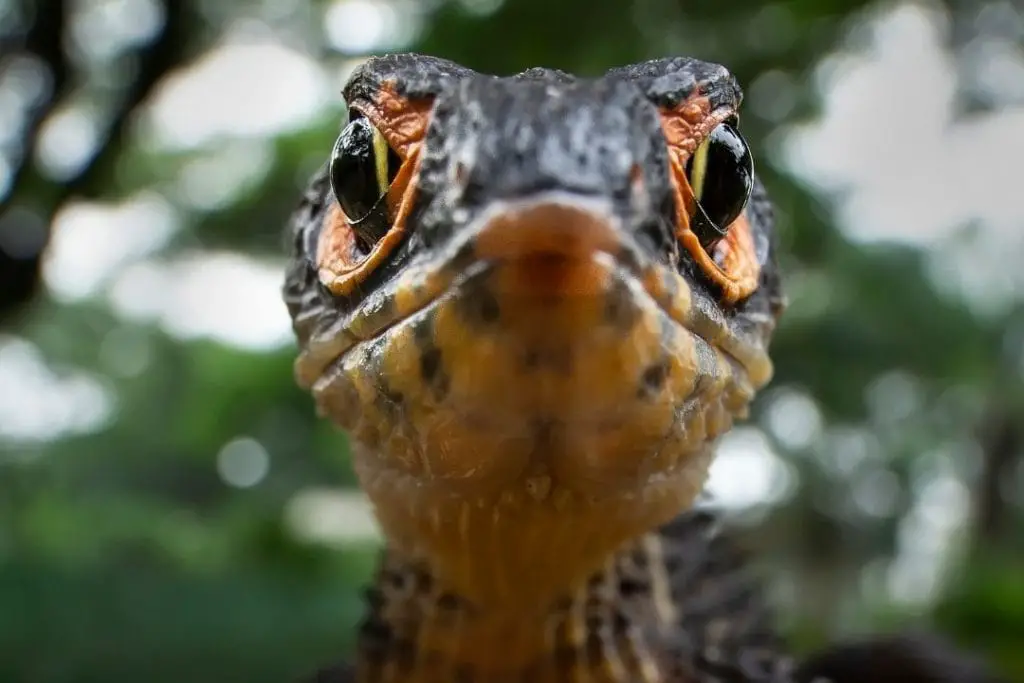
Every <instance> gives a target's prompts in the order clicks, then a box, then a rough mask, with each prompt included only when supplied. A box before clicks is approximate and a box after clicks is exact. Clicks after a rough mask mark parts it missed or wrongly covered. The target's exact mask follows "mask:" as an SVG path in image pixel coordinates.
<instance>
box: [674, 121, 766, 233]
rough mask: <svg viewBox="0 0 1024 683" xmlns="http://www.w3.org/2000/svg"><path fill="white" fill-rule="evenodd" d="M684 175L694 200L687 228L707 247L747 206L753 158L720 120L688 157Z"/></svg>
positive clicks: (733, 130) (732, 131) (737, 137)
mask: <svg viewBox="0 0 1024 683" xmlns="http://www.w3.org/2000/svg"><path fill="white" fill-rule="evenodd" d="M686 176H687V179H688V180H689V181H690V187H692V188H693V193H694V197H695V198H696V200H697V209H696V211H695V212H694V216H693V217H692V219H691V221H690V229H691V230H692V231H693V232H694V234H696V235H697V239H699V240H700V243H701V244H702V245H703V246H704V247H705V248H710V247H711V246H713V245H714V243H715V242H717V241H718V240H720V239H721V238H723V237H725V235H726V233H727V232H728V230H729V226H730V225H731V224H732V222H733V221H735V220H736V219H737V218H738V217H739V215H740V214H741V213H742V212H743V207H745V206H746V205H747V200H748V199H749V198H750V190H751V188H752V187H753V185H754V159H753V157H751V155H750V148H749V147H747V143H746V141H744V140H743V136H742V135H740V133H739V131H738V130H736V128H735V127H734V126H733V125H732V124H730V123H721V124H719V125H718V127H717V128H715V129H714V130H713V131H711V134H710V135H708V137H707V138H705V140H704V141H703V142H702V143H701V144H700V147H698V148H697V150H696V151H695V152H694V153H693V156H691V157H690V160H689V161H688V162H687V165H686Z"/></svg>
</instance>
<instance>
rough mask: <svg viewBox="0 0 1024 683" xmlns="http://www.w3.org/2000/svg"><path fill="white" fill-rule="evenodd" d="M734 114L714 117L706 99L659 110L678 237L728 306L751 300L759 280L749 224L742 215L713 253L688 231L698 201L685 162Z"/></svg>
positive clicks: (698, 97) (721, 112)
mask: <svg viewBox="0 0 1024 683" xmlns="http://www.w3.org/2000/svg"><path fill="white" fill-rule="evenodd" d="M733 113H734V112H732V111H730V110H728V109H722V110H718V111H714V112H712V111H711V103H710V101H709V100H708V98H707V97H703V96H701V95H699V94H697V95H694V96H693V97H691V98H690V99H688V100H685V101H683V102H681V103H680V104H679V105H678V106H676V107H675V108H673V109H663V110H662V111H661V128H662V131H663V132H664V134H665V140H666V142H667V143H668V148H669V164H670V166H671V168H672V185H673V187H674V188H675V192H676V226H677V237H678V239H679V242H680V244H682V245H683V247H684V248H685V249H686V251H687V252H689V254H690V256H691V257H693V260H694V261H696V262H697V265H698V266H700V268H701V270H703V271H704V272H705V273H706V274H707V276H708V277H710V278H711V280H712V281H714V282H715V284H717V285H718V286H719V287H721V289H722V298H723V299H724V301H725V302H726V303H728V304H735V303H736V302H738V301H741V300H742V299H745V298H746V297H748V296H750V295H751V294H752V293H753V292H754V290H755V289H757V284H758V281H759V280H760V277H761V266H760V264H759V263H758V260H757V253H756V251H755V249H754V239H753V236H752V235H751V233H750V229H751V226H750V221H749V220H748V219H747V217H746V215H745V214H741V215H740V217H739V218H737V219H736V220H735V221H733V223H732V225H730V226H729V231H728V234H727V235H726V237H725V238H723V239H722V240H720V241H719V242H718V243H717V244H716V245H715V247H714V249H713V253H711V254H709V253H708V252H707V251H706V250H705V249H704V247H703V246H701V244H700V240H698V239H697V235H695V234H694V233H693V231H692V230H690V216H692V215H693V212H694V209H695V202H696V200H695V199H694V196H693V188H691V187H690V183H689V181H688V180H687V179H686V162H687V160H688V159H689V158H690V155H691V154H693V152H694V150H696V149H697V145H698V144H699V143H700V141H701V140H703V139H704V136H706V135H708V134H709V133H710V132H711V131H712V130H713V129H714V128H715V126H717V125H718V124H720V123H721V122H722V121H724V120H725V119H727V118H728V117H729V116H731V115H732V114H733Z"/></svg>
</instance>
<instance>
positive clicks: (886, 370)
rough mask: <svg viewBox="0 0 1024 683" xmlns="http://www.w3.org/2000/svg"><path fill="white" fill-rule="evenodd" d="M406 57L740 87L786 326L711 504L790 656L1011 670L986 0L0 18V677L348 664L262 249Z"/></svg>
mask: <svg viewBox="0 0 1024 683" xmlns="http://www.w3.org/2000/svg"><path fill="white" fill-rule="evenodd" d="M406 49H414V50H418V51H425V52H429V53H434V54H438V55H441V56H445V57H449V58H452V59H455V60H458V61H461V62H463V63H465V64H467V65H469V66H472V67H475V68H478V69H482V70H489V71H493V72H497V73H511V72H514V71H518V70H521V69H523V68H526V67H529V66H534V65H546V66H555V67H561V68H564V69H568V70H572V71H577V72H581V73H584V74H597V73H599V72H601V71H602V70H603V69H605V68H607V67H610V66H614V65H618V64H621V63H624V62H629V61H635V60H640V59H644V58H650V57H657V56H664V55H667V54H678V53H682V54H690V55H694V56H698V57H701V58H705V59H709V60H714V61H719V62H722V63H724V64H726V65H728V66H729V67H730V68H731V69H732V70H733V71H734V72H735V73H736V74H737V75H738V77H739V78H740V80H741V82H742V83H743V84H744V86H745V88H746V90H747V100H746V104H745V109H744V116H743V120H744V127H745V130H746V133H747V136H748V137H749V139H750V141H751V143H752V144H753V146H754V148H755V154H756V159H757V162H758V164H759V169H760V171H761V173H762V174H763V177H764V178H765V181H766V183H767V184H768V186H769V189H770V191H771V192H772V194H773V196H774V198H775V200H776V202H777V206H778V213H779V218H780V222H781V227H780V229H781V231H782V242H783V247H784V252H785V263H784V266H785V270H786V274H787V289H788V293H789V296H790V300H791V306H790V309H789V311H788V313H787V314H786V316H785V318H784V320H783V324H782V326H781V329H780V330H779V332H778V335H777V340H776V343H775V346H774V356H775V359H776V361H777V368H778V372H777V379H776V380H775V382H774V383H773V384H772V386H771V387H770V389H769V390H767V391H765V392H764V393H763V394H762V395H761V397H760V398H759V401H758V403H757V409H756V411H755V415H754V419H753V420H751V421H750V422H749V423H747V424H745V425H743V426H741V427H738V428H737V429H736V430H735V431H734V432H733V433H731V434H730V435H729V436H728V437H727V438H726V439H725V440H724V441H723V443H722V448H721V454H720V457H719V460H718V462H717V463H716V465H715V469H714V472H713V476H712V480H711V483H710V490H711V492H712V493H713V494H715V495H716V496H717V498H718V500H719V501H720V502H721V503H722V504H723V505H725V506H727V508H728V509H729V510H730V511H731V513H732V514H733V515H734V516H735V519H736V521H737V524H739V525H741V527H743V525H748V526H747V528H749V529H751V530H756V533H754V532H753V531H752V532H751V533H750V534H749V535H750V542H751V543H752V544H753V545H754V546H755V547H756V548H757V550H758V553H759V556H760V557H762V558H763V559H764V567H765V572H766V575H767V576H768V577H769V579H770V585H771V586H772V588H773V590H774V591H775V597H776V599H777V600H778V603H779V606H780V612H781V613H782V616H783V624H784V626H785V628H786V629H788V630H789V631H790V632H791V633H792V634H793V638H794V642H795V643H796V644H797V646H798V647H799V648H801V649H808V648H814V647H817V646H819V645H820V644H822V643H823V642H824V641H826V640H828V639H831V638H838V637H843V636H848V635H851V634H858V633H864V632H868V631H876V630H889V629H897V628H909V627H924V628H930V629H934V630H938V631H940V632H942V633H945V634H948V635H949V636H950V637H952V638H953V639H955V640H956V641H957V642H959V643H961V644H963V645H964V646H966V647H971V648H976V649H978V650H980V651H981V652H983V653H985V654H987V655H988V656H990V657H992V658H993V660H994V661H996V662H998V664H999V666H1000V667H1001V669H1002V670H1003V671H1005V672H1006V673H1007V674H1009V675H1010V677H1011V679H1012V680H1020V681H1024V457H1022V454H1024V419H1022V417H1024V269H1022V268H1021V267H1020V264H1021V262H1022V258H1024V195H1022V194H1021V191H1020V188H1019V179H1020V170H1019V163H1020V161H1019V160H1020V158H1021V157H1022V155H1024V85H1022V84H1024V15H1022V14H1021V12H1020V10H1019V9H1018V8H1017V7H1016V6H1015V5H1014V4H1013V3H1011V2H1006V1H998V0H994V1H985V0H946V1H945V2H929V3H921V2H899V3H894V2H860V1H857V0H815V1H814V2H810V1H808V0H785V1H780V2H754V1H752V0H729V1H724V0H715V1H710V0H706V1H696V0H691V1H689V2H687V1H684V0H677V1H672V0H638V1H637V2H633V3H629V2H605V3H598V2H593V1H592V0H558V1H557V2H554V1H552V0H504V2H503V1H502V0H459V1H455V0H450V1H443V0H333V1H330V2H328V1H314V2H300V1H299V0H256V1H250V2H242V1H240V0H173V1H170V0H167V1H163V0H35V1H33V0H0V51H2V55H0V202H2V204H0V682H2V683H65V682H67V683H93V682H95V683H120V682H125V683H127V682H128V681H138V680H145V681H147V682H149V683H164V682H166V683H171V682H175V683H177V682H178V681H182V680H188V681H192V683H201V682H204V681H209V682H210V683H213V682H214V681H217V682H222V681H246V682H248V683H262V682H264V681H265V682H266V683H281V682H283V681H288V680H291V679H292V678H293V677H294V676H295V675H297V674H299V673H302V672H305V671H307V670H309V669H310V668H312V667H314V666H315V665H318V664H321V663H325V662H328V661H330V660H333V659H336V658H339V657H342V656H344V655H345V654H346V653H347V652H348V651H349V648H350V647H351V642H352V632H353V626H354V624H355V623H356V621H357V619H358V618H359V615H360V611H361V603H360V590H361V586H362V584H363V583H364V582H365V581H366V580H367V578H368V575H369V572H370V571H371V569H372V566H373V562H374V559H375V558H374V552H375V548H376V545H377V537H376V528H375V526H374V525H373V522H372V519H370V517H369V516H368V514H367V510H366V506H365V504H364V503H363V501H362V498H361V497H360V496H359V494H358V492H357V491H356V490H355V489H354V480H353V476H352V474H351V471H350V468H349V464H348V460H347V449H346V445H345V441H344V439H343V437H342V436H341V435H339V434H337V433H336V432H334V431H333V429H331V428H330V427H328V426H327V425H326V424H324V423H321V422H320V421H318V420H317V418H316V417H315V414H314V410H313V406H312V403H311V401H310V399H309V398H308V397H307V396H306V395H305V394H304V393H302V392H301V391H300V390H299V389H297V388H296V387H295V386H294V384H293V382H292V374H291V361H292V357H293V355H294V348H293V343H292V339H291V336H290V331H289V327H288V319H287V315H286V312H285V309H284V306H283V305H282V304H281V302H280V298H279V287H280V284H281V279H282V274H283V261H282V253H283V252H282V249H281V246H280V245H281V237H280V231H281V228H282V226H283V224H284V222H285V220H286V217H287V216H288V214H289V212H290V211H291V210H292V208H293V206H294V204H295V202H296V200H297V197H298V196H299V193H300V191H301V188H302V185H303V183H304V182H305V180H306V178H307V177H308V175H309V174H310V173H311V172H312V171H313V169H314V168H315V167H316V166H318V165H319V164H320V163H322V162H323V161H324V160H325V158H326V155H327V154H328V153H329V150H330V148H331V145H332V143H333V141H334V137H335V135H336V133H337V130H338V126H339V121H340V116H341V114H342V109H341V103H340V98H339V96H338V91H339V89H340V87H341V85H342V83H343V82H344V79H345V78H346V76H347V74H348V73H349V72H350V70H351V69H352V68H353V66H354V65H355V64H357V63H358V61H359V60H360V59H361V58H362V57H363V56H365V55H367V54H370V53H374V52H382V51H394V50H406Z"/></svg>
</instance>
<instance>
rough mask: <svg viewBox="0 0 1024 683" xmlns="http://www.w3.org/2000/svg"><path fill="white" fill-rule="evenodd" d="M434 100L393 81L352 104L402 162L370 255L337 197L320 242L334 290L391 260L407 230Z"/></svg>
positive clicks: (324, 271)
mask: <svg viewBox="0 0 1024 683" xmlns="http://www.w3.org/2000/svg"><path fill="white" fill-rule="evenodd" d="M432 104H433V103H432V102H431V101H429V100H422V101H421V100H407V99H405V98H403V97H401V96H400V95H399V94H398V92H397V89H396V86H395V84H394V83H391V82H386V83H384V84H383V85H382V86H381V89H380V91H379V92H378V94H377V97H376V98H375V100H374V101H373V102H354V103H353V104H352V107H353V108H354V109H356V110H358V111H360V112H361V113H363V114H364V115H365V116H366V118H367V119H369V121H370V123H372V124H373V125H374V126H376V127H377V128H378V130H380V132H381V133H382V134H383V135H384V139H385V140H387V142H388V145H390V146H391V149H393V150H394V151H395V153H396V154H397V155H398V157H399V158H400V159H401V160H402V164H401V166H400V167H399V169H398V173H397V174H396V175H395V179H394V181H392V183H391V187H389V188H388V192H387V197H386V198H385V201H386V202H387V208H388V215H390V216H394V218H393V219H392V222H391V227H390V228H389V229H388V231H387V233H386V234H385V235H384V237H383V238H381V240H380V241H378V242H377V243H376V244H375V245H374V246H373V248H372V249H371V250H370V253H369V254H365V255H363V254H360V253H359V252H358V250H357V249H356V241H355V232H354V230H353V228H352V225H351V224H350V223H349V220H348V217H346V216H345V213H344V211H342V210H341V207H340V206H339V205H338V203H337V202H332V204H331V207H330V208H329V209H328V212H327V217H326V218H325V219H324V225H323V230H322V231H321V233H320V242H319V244H318V245H317V267H318V269H319V273H320V281H321V282H322V283H323V285H324V286H325V287H327V289H329V290H330V291H331V293H332V294H335V295H337V296H345V295H347V294H350V293H351V292H352V290H354V289H355V288H356V287H357V286H358V285H359V283H361V282H363V281H364V280H366V278H367V277H368V276H369V274H370V273H371V272H373V270H374V269H375V268H377V267H379V266H380V265H381V264H382V263H383V262H384V261H385V259H387V257H388V256H389V255H390V254H391V252H392V251H393V250H394V249H395V247H397V246H398V244H399V243H400V242H401V240H402V238H403V236H404V235H405V231H406V225H405V223H406V219H407V218H408V216H409V212H410V211H411V210H412V204H413V200H414V198H415V195H416V182H415V179H416V176H417V174H418V171H419V150H420V143H421V141H422V140H423V136H424V135H425V134H426V130H427V124H428V121H429V117H430V108H431V106H432Z"/></svg>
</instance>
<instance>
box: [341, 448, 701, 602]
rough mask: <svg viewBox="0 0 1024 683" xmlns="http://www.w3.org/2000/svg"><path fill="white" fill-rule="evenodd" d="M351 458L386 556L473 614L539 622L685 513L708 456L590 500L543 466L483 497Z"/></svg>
mask: <svg viewBox="0 0 1024 683" xmlns="http://www.w3.org/2000/svg"><path fill="white" fill-rule="evenodd" d="M354 455H355V458H354V463H355V467H356V471H357V474H358V475H359V478H360V481H361V483H362V487H363V489H364V490H365V491H366V493H367V494H368V495H369V498H370V500H371V501H372V502H373V504H374V508H375V514H376V517H377V519H378V521H379V523H380V526H381V529H382V530H383V532H384V536H385V538H386V539H387V542H388V546H389V548H390V549H391V551H392V552H393V553H395V554H396V555H397V556H401V557H402V558H404V560H405V562H406V564H417V565H420V566H422V567H424V568H425V569H424V571H426V572H427V573H428V574H429V575H430V576H431V577H433V579H434V581H435V582H436V583H437V584H439V585H440V586H443V589H444V590H445V591H447V592H448V593H450V594H452V595H455V596H458V597H459V598H460V599H462V600H464V601H465V602H466V603H467V604H469V605H472V606H473V607H474V609H476V610H478V611H479V612H480V613H482V614H504V615H514V616H515V617H516V618H517V619H520V620H527V621H528V620H534V621H536V620H538V619H545V618H547V615H548V614H549V613H550V610H551V609H552V606H553V605H555V604H556V603H558V601H560V600H564V599H565V598H566V596H572V595H574V594H575V593H576V592H578V591H579V590H580V589H581V587H582V586H584V585H585V584H586V583H587V581H589V580H590V579H591V577H593V576H594V575H595V574H597V573H599V572H601V571H603V570H605V569H607V567H608V563H609V562H610V561H611V558H613V557H614V556H615V555H616V553H618V552H619V551H620V550H621V549H622V548H623V547H625V546H626V545H627V544H629V543H630V542H631V541H635V540H636V539H639V538H641V537H642V536H643V535H644V534H646V533H648V532H650V531H652V530H654V529H656V528H658V527H659V526H661V525H662V524H665V523H667V522H668V521H670V520H671V519H673V518H675V517H676V515H678V514H679V512H680V511H682V510H684V509H686V508H688V507H689V506H690V505H691V504H692V502H693V500H694V499H695V498H696V496H697V495H698V493H699V491H700V489H701V487H702V486H703V484H704V480H705V476H706V472H707V466H708V464H709V462H710V458H711V452H710V449H708V448H705V449H704V450H703V451H701V452H698V453H691V454H689V455H688V456H687V457H686V458H685V459H681V460H682V462H681V464H680V466H679V467H677V468H675V469H674V470H671V471H667V472H662V473H661V474H659V476H658V477H657V478H653V477H652V478H651V479H649V480H644V481H643V482H642V483H638V484H637V485H636V486H635V487H624V488H622V489H620V490H616V491H612V492H606V493H602V494H601V495H594V494H593V493H592V492H581V491H579V490H574V489H572V488H570V487H569V486H568V485H566V484H564V483H560V482H559V480H558V479H557V478H555V476H553V475H552V472H551V470H550V469H545V468H546V467H547V464H546V462H544V463H541V465H540V467H538V468H537V469H536V470H532V471H531V470H527V471H524V472H523V473H522V474H521V475H518V476H516V477H513V478H511V479H510V480H508V481H506V482H505V483H503V484H502V485H501V486H496V487H493V488H491V489H490V490H488V489H486V488H484V487H482V486H481V487H476V488H472V487H469V488H466V489H460V482H457V481H443V482H439V483H435V482H430V481H425V480H423V479H422V478H411V477H404V476H402V475H400V474H397V473H395V472H394V471H386V472H382V471H381V470H379V469H377V463H378V462H379V459H377V458H374V457H372V456H367V455H366V454H365V453H360V447H359V446H357V445H354ZM559 457H561V454H558V453H556V454H554V456H553V457H552V459H558V458H559ZM576 459H579V458H576ZM463 486H465V485H464V484H463Z"/></svg>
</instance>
